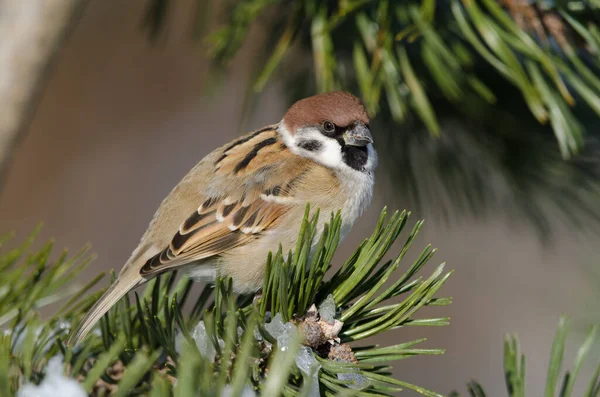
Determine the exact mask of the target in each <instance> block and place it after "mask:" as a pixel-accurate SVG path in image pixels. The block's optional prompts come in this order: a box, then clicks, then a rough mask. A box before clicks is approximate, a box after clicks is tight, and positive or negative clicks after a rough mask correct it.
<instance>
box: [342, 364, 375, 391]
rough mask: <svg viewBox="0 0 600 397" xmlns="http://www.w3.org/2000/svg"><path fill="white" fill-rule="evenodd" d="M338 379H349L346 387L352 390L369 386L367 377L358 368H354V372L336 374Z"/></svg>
mask: <svg viewBox="0 0 600 397" xmlns="http://www.w3.org/2000/svg"><path fill="white" fill-rule="evenodd" d="M338 379H339V380H346V381H351V382H350V383H348V387H349V388H351V389H354V390H362V389H364V388H366V387H368V386H369V379H367V377H366V376H364V375H363V374H361V373H360V371H359V370H358V369H356V372H350V373H343V374H338Z"/></svg>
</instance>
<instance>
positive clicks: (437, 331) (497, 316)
mask: <svg viewBox="0 0 600 397" xmlns="http://www.w3.org/2000/svg"><path fill="white" fill-rule="evenodd" d="M490 1H491V0H490ZM53 2H54V3H61V2H60V1H53ZM53 2H52V1H50V2H47V3H46V4H51V3H53ZM8 3H10V2H8ZM31 3H40V2H35V1H32V2H31ZM62 3H69V2H68V1H63V2H62ZM71 3H78V4H77V5H76V6H75V8H73V9H71V10H70V11H69V13H66V14H65V16H64V18H63V20H64V21H68V23H66V22H65V26H66V27H63V28H61V29H64V31H62V33H61V35H62V36H61V38H60V39H57V40H56V42H45V44H44V45H45V46H49V48H50V49H51V51H49V53H48V54H47V56H48V57H49V58H51V60H52V62H51V63H50V67H48V65H47V64H45V63H43V62H42V63H41V64H40V65H41V66H40V70H43V71H44V74H43V78H41V79H40V80H39V81H38V83H39V84H38V86H37V88H36V89H35V90H32V91H33V92H35V93H34V94H32V96H31V97H29V99H30V102H28V104H29V108H28V111H27V112H24V113H23V114H24V115H23V116H22V119H21V123H20V124H19V125H20V127H19V128H13V129H12V130H11V131H13V132H14V134H13V136H12V138H11V139H9V140H8V142H9V144H8V147H9V148H10V150H8V153H9V156H8V157H6V156H5V157H4V158H3V159H2V161H3V164H4V167H5V168H4V170H3V171H4V179H3V182H2V183H3V184H2V191H1V192H0V225H1V226H2V232H8V231H12V230H14V231H15V232H16V233H17V236H19V237H24V236H26V235H27V234H28V233H29V232H30V231H31V230H32V229H33V228H34V227H35V225H37V224H38V223H39V222H40V221H43V222H44V224H45V226H44V229H43V231H42V236H43V237H44V238H47V237H53V238H55V239H56V242H57V245H58V246H60V247H63V246H64V247H69V248H70V249H71V250H76V249H78V248H80V247H81V246H82V245H84V244H85V243H88V242H89V243H91V244H92V245H93V251H94V252H96V253H97V254H98V259H97V260H96V261H95V262H94V263H93V265H92V266H91V267H90V268H89V269H88V270H87V273H85V274H84V275H83V276H82V281H83V280H84V279H85V280H88V279H91V278H92V277H93V276H94V275H96V274H97V273H98V272H100V271H107V270H109V269H111V268H114V269H119V268H120V267H121V265H122V264H123V263H124V261H125V260H126V259H127V258H128V256H129V254H130V253H131V251H132V249H133V248H134V247H135V245H136V244H137V242H138V240H139V238H140V237H141V235H142V233H143V231H144V230H145V228H146V226H147V224H148V222H149V220H150V219H151V217H152V215H153V213H154V210H155V209H156V208H157V206H158V205H159V204H160V202H161V201H162V199H163V198H164V197H165V196H166V195H167V194H168V192H169V191H170V189H171V188H172V187H173V186H174V185H175V184H176V183H177V182H178V181H179V179H180V178H181V177H183V175H185V174H186V173H187V171H188V170H189V169H190V168H191V167H192V166H193V165H195V163H196V162H198V161H199V160H200V159H201V158H202V157H204V156H205V155H206V154H208V153H209V152H211V151H212V150H213V149H214V148H216V147H217V146H220V145H222V144H224V143H226V142H228V141H229V140H231V139H233V138H235V137H236V136H239V135H240V134H242V133H245V132H247V131H250V130H252V129H255V128H259V127H261V126H263V125H266V124H270V123H274V122H277V121H278V120H279V119H280V118H281V116H282V115H283V113H284V111H285V109H287V107H288V106H289V105H290V104H291V103H293V101H294V100H295V99H298V98H299V97H302V96H307V95H311V94H313V93H315V92H318V91H327V90H331V89H337V88H344V89H347V90H349V91H352V92H353V93H354V94H356V95H358V96H360V97H361V98H362V99H363V100H364V101H365V103H366V104H367V107H368V108H369V111H370V113H371V114H372V116H373V123H372V131H373V135H374V138H375V143H376V148H377V149H378V151H379V155H380V159H381V164H380V167H379V169H378V173H377V182H376V194H375V199H374V202H373V203H372V205H371V207H370V209H369V211H368V212H367V213H365V214H364V216H363V217H362V218H361V219H360V224H358V225H356V226H355V227H354V229H353V231H352V234H351V235H350V236H349V237H348V238H347V239H346V240H345V241H344V243H343V244H342V246H341V247H340V249H339V253H338V255H337V257H336V258H337V259H336V260H337V261H338V262H340V261H342V260H343V259H344V258H345V257H346V256H347V255H348V254H349V253H350V252H353V251H354V248H355V247H356V245H357V244H358V243H359V242H360V241H361V240H362V239H363V238H365V237H367V236H368V233H370V230H371V229H372V227H373V226H374V224H375V220H376V217H377V216H378V215H379V212H380V211H381V209H382V207H383V206H386V205H387V206H388V208H391V209H404V208H406V209H409V210H411V211H412V220H413V222H414V221H416V220H417V219H420V218H425V219H426V223H425V228H424V230H423V232H422V233H421V234H420V237H419V240H418V243H417V244H416V246H415V248H414V249H413V251H415V252H413V253H412V255H413V257H415V256H416V255H418V252H417V251H419V250H420V249H422V248H423V247H424V246H425V245H426V244H428V243H431V244H432V245H434V246H435V247H438V248H439V251H438V253H437V254H436V256H435V257H434V260H435V262H436V263H435V264H437V263H440V262H446V263H447V266H448V267H449V268H450V269H454V270H455V273H454V274H453V276H452V277H451V279H450V281H449V282H448V284H447V285H446V286H445V287H444V288H443V290H442V291H443V293H442V295H444V296H452V297H453V298H454V303H453V304H452V305H450V306H449V307H443V308H437V309H435V311H436V314H437V315H440V316H450V317H451V325H450V326H448V327H443V328H425V329H423V328H419V329H414V328H413V329H401V330H396V331H393V332H389V333H387V334H386V338H388V339H387V340H378V341H376V342H377V343H381V344H385V343H391V342H396V343H398V342H399V341H402V340H410V339H411V338H413V339H414V337H421V336H426V337H427V338H428V342H427V343H428V345H429V347H442V348H445V349H446V354H445V355H443V356H433V357H427V356H424V357H417V358H414V359H411V360H408V361H401V362H397V363H395V364H394V371H395V373H396V374H397V375H398V377H399V378H401V379H403V380H406V381H410V382H413V383H415V384H418V385H422V386H425V387H428V388H430V389H433V390H436V391H438V392H440V393H449V392H450V391H451V390H453V389H456V390H460V391H462V392H464V390H465V383H466V382H467V381H469V380H471V379H477V380H478V381H480V382H481V383H482V384H483V385H484V386H485V387H486V389H487V391H488V393H489V395H491V396H495V395H505V393H506V392H505V387H504V380H503V370H502V357H503V336H504V335H505V334H506V333H508V332H511V333H512V332H514V333H518V334H519V336H520V338H521V342H522V348H523V351H524V353H526V354H527V355H528V357H529V361H528V363H527V364H528V369H527V372H528V382H529V383H528V384H527V391H528V394H530V395H541V393H542V390H543V386H544V379H545V376H546V372H547V368H546V363H547V362H548V358H549V355H550V346H551V342H552V338H553V336H554V332H555V328H556V325H557V323H558V319H559V316H560V315H561V314H563V313H566V314H569V315H571V316H573V319H574V324H575V330H576V332H573V333H572V334H571V335H570V339H569V340H570V342H571V343H572V344H569V345H568V346H570V347H571V348H570V349H568V350H567V356H568V357H573V356H574V355H575V350H574V348H573V346H576V345H577V343H579V342H581V340H582V338H583V336H582V335H583V332H584V331H585V330H586V326H587V325H588V324H591V323H597V322H598V320H599V317H600V316H599V315H598V314H597V310H596V307H597V304H596V303H597V301H598V298H599V297H600V294H599V292H598V289H597V285H598V281H599V279H598V277H599V275H600V274H599V273H598V270H597V269H598V260H599V258H598V256H597V247H596V243H597V238H598V232H597V230H598V225H599V224H598V219H599V215H600V204H598V203H600V201H598V199H599V198H600V197H599V196H598V192H599V191H600V190H599V189H598V186H599V185H598V182H599V181H600V178H599V177H598V176H599V175H600V174H599V173H598V171H599V169H598V160H597V159H598V156H597V151H596V147H597V142H596V135H597V132H596V131H597V130H598V128H597V126H598V121H599V120H598V115H597V113H596V111H597V108H596V107H597V106H598V105H597V103H598V102H599V101H600V97H599V96H598V92H599V91H598V87H599V86H597V85H595V80H594V79H596V77H595V76H596V69H595V62H596V56H597V53H596V52H595V44H594V41H593V40H592V38H591V37H592V36H586V35H585V33H586V32H588V30H587V29H588V28H589V27H590V26H592V25H591V24H593V18H592V21H591V22H590V21H588V20H586V19H585V18H584V17H583V16H582V15H583V14H577V9H576V8H573V10H575V11H573V13H572V14H571V15H573V16H570V17H569V18H577V20H574V21H575V22H573V24H571V22H568V21H567V18H566V17H564V15H563V14H560V13H559V11H556V10H555V9H554V8H552V7H551V6H550V8H548V9H545V8H541V7H542V5H540V4H541V3H539V4H538V3H532V4H533V5H530V4H529V3H521V6H519V5H518V4H517V5H515V4H516V3H508V2H507V3H502V4H500V3H498V4H500V5H502V6H503V7H504V8H503V10H504V14H503V15H505V16H509V17H510V18H511V19H510V20H511V21H515V22H514V25H510V24H508V25H502V24H501V23H500V22H498V21H496V22H494V21H493V20H492V15H494V14H493V12H492V11H493V7H492V8H489V9H486V10H485V12H483V11H481V10H479V11H477V12H480V13H482V14H485V15H487V16H488V17H486V18H488V19H485V18H484V17H483V16H481V15H479V14H477V13H472V11H473V10H471V9H469V8H468V7H467V8H465V9H466V11H464V9H463V11H461V12H464V14H460V13H458V14H457V13H454V11H456V10H454V8H453V7H456V6H457V5H460V4H462V3H459V2H440V3H439V4H438V6H437V7H438V8H437V12H436V13H435V15H434V14H432V11H431V7H432V5H431V4H433V3H431V2H428V1H425V2H423V3H414V4H411V3H409V2H394V1H389V2H385V1H371V2H339V3H340V4H341V3H343V4H346V3H347V4H346V5H344V7H350V8H349V9H348V10H347V12H345V13H343V12H340V11H339V9H338V8H336V7H338V6H339V5H338V2H323V3H322V4H323V6H322V7H316V6H314V7H316V8H314V7H313V8H312V9H311V8H310V7H311V6H310V4H312V3H313V2H310V1H306V2H292V1H283V2H275V1H242V2H239V4H237V5H233V3H234V2H231V4H230V2H227V1H211V2H203V1H194V0H180V1H164V0H160V1H156V0H153V1H142V0H134V1H128V2H119V1H116V0H102V1H100V0H91V1H79V2H77V1H75V2H71ZM484 3H485V2H484ZM15 4H16V3H15ZM40 4H41V3H40ZM307 4H308V5H307ZM314 4H318V3H317V2H314ZM348 4H350V5H348ZM399 4H401V5H403V6H402V7H399V6H398V5H399ZM465 4H466V2H465ZM469 4H470V3H469ZM524 4H525V5H526V6H527V7H530V8H526V7H525V6H524ZM536 4H537V5H536ZM252 5H254V7H253V6H252ZM411 5H412V6H415V7H420V8H411V7H410V6H411ZM404 6H405V7H404ZM244 7H245V8H244ZM339 7H341V6H339ZM352 7H354V8H352ZM482 7H483V6H482ZM490 7H491V6H490ZM519 7H520V8H519ZM524 7H525V8H524ZM531 7H533V8H531ZM536 7H537V8H536ZM0 10H1V8H0ZM336 10H337V11H336ZM532 10H533V11H535V12H534V14H533V17H532V14H531V12H533V11H532ZM3 11H4V14H2V13H0V16H1V17H0V21H1V19H2V18H4V19H6V18H7V16H8V18H9V19H10V18H11V17H12V16H11V12H12V11H11V9H10V6H8V8H7V7H4V10H3ZM13 11H14V10H13ZM15 12H16V11H15ZM594 12H595V11H594ZM592 14H593V13H592ZM592 14H590V15H592ZM15 15H16V14H15ZM27 15H29V14H27ZM42 15H43V14H42ZM460 15H466V16H467V17H468V21H469V23H470V24H471V25H472V26H473V28H472V29H473V32H474V33H473V34H475V35H476V36H477V35H478V34H480V33H481V32H484V33H485V32H488V34H492V35H493V34H495V33H494V30H493V29H496V28H498V29H500V28H499V27H500V26H504V27H503V29H504V31H508V32H513V33H514V34H515V37H519V38H520V39H521V40H522V42H523V43H525V44H524V45H526V46H530V47H523V46H521V47H518V46H517V45H516V44H514V40H512V38H510V37H508V36H506V35H504V36H503V35H499V36H498V37H500V38H501V41H502V40H504V41H505V42H506V43H508V44H505V46H506V47H505V48H504V47H502V48H499V49H498V48H495V47H493V46H491V44H490V43H492V42H485V35H481V36H478V37H479V39H478V40H480V43H482V45H483V47H484V48H483V49H479V50H478V49H477V46H476V45H474V44H473V42H470V41H469V40H468V37H469V36H468V35H467V34H466V33H465V32H466V31H467V30H465V29H463V28H464V27H461V25H460V24H459V23H458V22H457V21H460ZM478 15H479V16H478ZM593 15H595V14H593ZM32 18H34V17H32ZM336 18H337V19H336ZM469 18H470V19H469ZM477 18H482V19H481V20H479V19H477ZM498 18H500V17H498ZM535 18H537V20H536V19H535ZM34 20H35V19H34ZM489 21H492V22H489ZM577 21H579V22H577ZM488 22H489V25H485V24H486V23H488ZM561 23H562V25H561ZM328 24H329V25H328ZM479 24H482V25H479ZM557 24H558V25H557ZM577 24H579V25H577ZM223 26H225V28H223ZM324 26H325V27H327V29H330V30H325V31H328V32H331V33H330V34H329V33H323V32H325V31H320V30H319V29H322V28H323V27H324ZM510 26H514V27H517V28H518V29H519V32H518V33H516V32H515V31H514V30H511V29H512V28H510ZM577 26H580V27H582V29H579V30H577V29H575V28H574V27H577ZM594 26H595V25H594ZM486 28H488V29H491V30H485V29H486ZM461 29H462V30H461ZM480 29H481V30H480ZM540 29H541V30H540ZM589 29H590V31H592V32H593V30H592V29H591V28H589ZM11 32H12V33H13V35H15V34H16V32H15V31H9V32H8V35H3V36H2V37H3V39H2V41H10V40H11V37H13V36H11V35H10V33H11ZM215 32H216V33H215ZM311 32H312V33H311ZM490 32H491V33H490ZM577 32H578V33H577ZM5 33H6V32H5ZM521 33H524V34H525V35H526V36H519V34H521ZM44 35H45V33H44ZM46 37H47V36H46ZM482 37H483V38H482ZM524 37H527V38H524ZM509 39H510V40H509ZM389 40H391V42H390V41H389ZM511 40H512V41H511ZM529 40H531V41H529ZM15 42H16V40H15ZM207 43H209V44H210V45H209V44H207ZM513 45H514V46H515V48H517V49H519V51H517V50H515V48H513V47H511V46H513ZM486 48H488V49H486ZM536 48H537V49H539V51H541V52H539V53H538V52H536V51H538V50H536ZM4 50H7V46H6V45H5V46H4ZM484 50H485V51H484ZM486 51H487V52H486ZM503 51H504V52H503ZM506 51H509V52H510V51H513V52H514V53H515V54H516V55H514V56H513V57H511V56H508V55H502V54H506ZM446 52H448V53H449V54H450V55H448V54H447V53H446ZM273 53H275V54H276V55H275V56H272V54H273ZM486 54H488V55H489V56H488V55H486ZM573 54H575V55H573ZM573 57H576V58H577V59H578V60H579V63H578V61H577V60H574V58H573ZM513 58H514V59H513ZM548 60H550V61H551V62H553V64H554V65H558V66H556V68H557V70H559V72H556V73H555V74H553V73H554V72H553V71H552V68H546V67H547V65H548V64H547V63H545V62H547V61H548ZM5 61H6V59H1V58H0V66H2V65H9V64H10V62H8V63H7V62H5ZM436 65H437V66H436ZM539 65H541V66H539ZM561 65H563V66H561ZM565 65H566V66H565ZM573 65H575V66H573ZM577 65H579V66H580V67H579V66H577ZM13 66H14V65H13ZM14 70H17V71H18V70H19V69H18V68H17V69H13V71H14ZM520 73H522V74H520ZM0 74H3V77H1V78H0V83H2V82H3V80H7V79H9V80H10V79H12V77H11V76H12V75H10V74H9V72H8V71H6V70H3V69H0ZM556 76H559V77H556ZM573 76H579V77H578V79H577V78H576V77H573ZM581 76H583V77H581ZM21 77H22V76H19V75H18V73H17V77H15V80H14V81H18V80H17V79H18V78H21ZM586 78H587V79H589V80H586ZM528 84H529V85H528ZM531 87H533V91H531ZM2 88H3V86H2V84H0V93H1V92H2V90H1V89H2ZM4 88H5V87H4ZM532 92H533V94H532ZM1 98H2V97H1V96H0V99H1ZM572 105H573V106H572ZM10 112H11V108H9V107H5V109H4V110H3V111H2V114H3V116H2V117H3V118H5V119H8V118H10V117H9V116H10V114H9V113H10ZM9 127H10V126H8V127H7V126H6V123H5V125H4V126H3V128H4V129H3V130H1V131H0V132H5V131H8V130H10V128H9ZM3 139H4V138H3ZM3 142H5V143H6V142H7V141H6V140H4V141H3ZM5 154H6V153H5ZM41 240H43V239H41ZM432 265H433V264H432ZM406 266H408V261H407V265H406ZM430 266H431V265H430ZM107 282H108V281H106V283H107ZM426 310H430V311H432V312H433V311H434V309H431V308H429V309H426ZM584 370H585V371H587V372H588V373H589V372H591V369H589V368H585V369H584ZM409 394H410V393H409Z"/></svg>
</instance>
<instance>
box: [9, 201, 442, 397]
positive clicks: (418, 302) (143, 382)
mask: <svg viewBox="0 0 600 397" xmlns="http://www.w3.org/2000/svg"><path fill="white" fill-rule="evenodd" d="M318 217H319V214H318V211H314V212H311V211H310V209H309V208H307V211H306V216H305V218H304V221H303V225H302V228H301V229H302V230H301V232H300V235H299V240H298V245H297V247H296V248H295V250H294V252H293V253H286V254H284V253H283V252H282V251H281V250H279V251H278V252H276V253H275V254H273V255H270V256H269V258H268V259H267V276H266V279H265V284H264V287H263V292H262V297H260V298H258V299H254V300H253V299H252V297H243V296H242V297H235V296H234V294H233V290H232V287H231V280H223V279H219V280H217V282H216V284H215V285H214V286H206V287H205V288H204V291H203V292H202V293H201V294H200V295H199V296H198V298H196V299H191V298H190V296H191V290H192V288H193V283H192V282H191V281H190V280H188V279H187V277H185V276H183V277H178V276H177V275H176V273H171V274H168V275H163V276H161V277H158V278H156V279H154V280H152V281H151V282H149V283H148V285H147V287H146V288H145V289H144V291H143V292H142V293H141V294H139V295H138V294H137V293H135V294H134V296H133V299H132V296H126V297H125V298H124V299H122V300H121V301H120V302H118V304H117V305H116V306H115V307H113V308H112V309H111V310H110V311H109V312H108V313H107V314H106V315H105V316H104V317H103V318H102V320H101V322H100V325H99V326H98V327H97V328H96V329H95V330H94V331H93V332H92V333H91V335H90V336H88V337H87V338H86V339H85V340H84V341H83V343H82V344H80V345H78V346H77V347H76V348H74V349H72V350H71V349H68V348H66V347H65V346H63V344H62V340H63V339H64V338H65V334H66V330H67V329H68V328H69V324H70V323H72V322H75V321H78V319H79V318H80V317H81V316H82V315H83V314H84V313H85V310H86V309H87V307H89V305H90V303H91V302H92V301H93V299H95V298H97V297H90V298H87V299H84V298H82V294H81V293H77V294H75V295H73V296H72V297H71V299H70V300H69V301H68V303H67V304H66V305H65V308H63V309H61V310H59V311H58V312H57V314H56V315H55V316H54V317H52V319H50V320H44V321H42V320H39V318H38V316H37V315H36V313H35V310H29V309H30V308H33V309H35V308H37V307H39V301H40V300H42V301H43V299H45V297H47V296H52V293H54V292H55V291H57V290H59V289H60V286H62V285H65V280H70V279H72V278H73V277H74V276H75V275H76V274H77V272H78V271H79V270H80V269H81V267H82V265H81V263H80V262H82V261H84V258H85V256H83V255H78V256H76V257H74V258H72V259H68V258H67V257H66V256H62V257H61V259H60V260H59V261H58V262H57V264H56V265H55V266H53V267H51V266H48V265H47V263H48V257H49V256H50V248H49V247H48V246H47V247H44V248H43V249H41V250H40V251H39V252H37V253H35V254H34V255H32V256H30V259H29V260H25V261H23V260H19V258H22V257H23V255H24V254H25V252H26V250H27V247H28V246H27V245H24V246H23V247H20V248H19V249H18V250H17V251H9V252H7V253H5V254H0V263H2V264H6V263H10V266H11V267H10V268H9V267H8V266H9V265H3V269H4V274H8V275H9V278H8V279H7V280H12V281H14V280H17V279H19V278H22V279H23V282H22V283H23V284H24V285H28V286H29V291H30V295H29V298H28V299H24V302H23V303H22V305H23V306H22V307H23V308H27V309H28V310H27V313H28V315H27V316H16V317H14V318H13V319H12V322H11V323H10V324H8V323H6V324H5V327H6V326H7V325H8V326H7V328H6V331H5V333H4V334H3V336H2V337H1V338H0V384H1V385H2V386H0V387H4V390H3V391H5V392H6V393H5V394H2V395H9V396H10V395H14V393H15V392H16V391H17V390H21V392H23V391H22V389H24V390H30V391H34V390H38V389H39V388H42V389H39V390H43V388H44V387H49V386H48V385H50V384H56V382H59V383H60V382H63V383H64V384H65V385H66V384H67V383H68V382H74V380H73V379H76V380H77V381H78V382H79V383H77V382H75V384H74V386H75V387H77V388H78V389H77V390H78V392H80V393H83V394H81V395H87V394H88V393H91V394H92V395H107V394H108V395H115V396H123V395H152V396H169V395H174V396H188V395H192V394H196V395H197V394H200V395H214V396H218V395H222V393H230V394H229V395H233V396H237V395H242V394H244V393H246V394H244V395H253V394H254V393H259V394H261V395H265V396H274V395H285V396H292V395H294V396H297V395H299V396H309V395H310V396H314V395H318V394H319V393H321V395H334V394H335V395H337V394H339V393H348V392H352V393H355V394H357V395H360V396H371V395H373V396H374V395H388V394H389V393H394V392H397V391H399V390H401V389H411V390H415V391H417V392H419V393H421V394H423V395H425V396H439V394H437V393H435V392H433V391H430V390H428V389H426V388H423V387H420V386H416V385H412V384H410V383H407V382H404V381H401V380H398V379H395V378H393V377H392V376H391V375H390V373H389V369H390V368H391V367H390V366H389V364H390V363H391V362H392V361H395V360H403V359H407V358H410V357H413V356H416V355H436V354H442V353H443V350H440V349H425V348H420V347H419V346H418V345H419V344H421V343H422V342H424V339H423V338H421V339H418V340H413V341H404V342H401V343H398V344H397V345H394V346H387V347H380V346H361V345H360V341H361V340H362V339H364V338H367V337H370V336H374V335H377V334H380V333H382V332H399V331H392V330H395V329H398V328H401V327H402V326H405V325H413V326H414V325H440V326H441V325H446V324H447V323H448V319H439V318H422V317H421V316H417V314H418V313H420V312H421V309H422V308H423V307H424V306H427V305H438V306H439V305H446V304H449V303H450V302H451V300H450V299H449V298H437V297H436V295H437V292H438V290H439V289H440V288H441V286H442V285H443V284H444V282H445V281H446V280H447V278H448V276H449V273H444V272H443V265H440V266H439V267H438V268H437V269H436V270H435V271H434V272H433V274H432V275H431V276H430V277H428V278H421V277H418V278H415V276H416V275H417V274H418V273H420V272H421V271H422V268H423V267H424V265H425V263H426V262H427V261H428V260H429V259H431V256H432V255H433V250H431V248H430V247H427V248H426V249H425V250H424V251H423V253H422V255H421V256H420V257H419V258H418V259H417V260H416V261H415V262H414V263H413V264H412V265H411V266H409V267H408V268H407V270H406V272H404V273H403V274H398V271H399V268H400V266H401V265H402V263H403V262H402V259H403V257H404V255H405V254H406V252H407V250H408V249H409V248H410V246H411V244H412V242H413V241H414V238H415V236H416V234H417V232H418V230H419V229H420V228H421V226H422V222H417V224H416V225H415V227H414V228H413V230H412V231H411V232H410V233H409V234H408V236H407V237H406V242H405V244H404V246H403V248H402V249H401V251H400V253H399V255H398V256H397V257H396V259H395V260H393V261H387V262H384V263H382V258H383V257H384V256H385V255H386V254H387V252H388V251H389V249H390V248H391V246H392V243H393V242H394V241H396V240H397V239H398V238H399V237H400V235H401V233H402V231H403V230H404V228H405V227H406V224H407V221H408V214H407V213H406V212H402V213H399V212H396V213H394V214H393V215H392V216H391V217H390V218H389V219H388V217H387V215H386V211H385V210H384V211H383V212H382V215H381V217H380V219H379V222H378V225H377V227H376V229H375V231H374V232H373V234H372V235H371V236H370V237H369V238H368V239H366V240H365V241H364V242H363V243H362V244H361V245H360V246H359V248H358V249H357V250H356V252H355V253H354V254H353V255H351V257H350V258H349V259H348V260H347V261H346V262H345V263H344V265H343V266H342V267H341V268H339V269H338V270H337V271H336V272H335V273H334V274H333V275H332V276H331V277H330V278H326V277H325V276H326V274H327V273H328V271H329V270H330V269H331V267H332V258H333V255H334V253H335V250H336V248H337V245H338V241H339V235H340V227H341V216H340V214H339V213H338V214H336V215H331V216H330V218H329V222H328V223H326V224H325V230H324V232H323V234H322V235H321V236H320V238H319V240H318V241H317V240H315V233H316V229H317V223H318V222H319V218H318ZM29 242H31V239H30V240H29ZM311 247H316V248H315V251H314V255H312V256H311V255H310V253H311V250H312V248H311ZM46 267H48V270H47V271H45V272H41V273H40V272H33V273H31V275H30V276H28V277H25V276H24V275H25V274H28V273H27V272H28V270H27V269H36V270H39V269H46ZM40 274H41V276H40ZM45 274H47V276H44V275H45ZM113 277H114V275H113ZM2 282H4V279H3V280H2ZM1 287H2V288H5V291H8V292H5V293H4V295H3V297H11V299H3V300H0V313H4V312H7V311H8V312H10V310H7V309H6V308H8V307H12V306H14V304H15V303H14V302H15V298H16V296H18V295H19V294H20V296H21V297H23V296H24V295H23V288H22V287H21V285H20V284H18V283H17V284H15V285H14V286H13V285H1ZM36 291H37V292H36ZM248 298H250V299H248ZM27 302H29V303H27ZM190 307H191V308H190ZM17 312H18V313H20V312H21V311H20V310H17ZM349 342H354V343H352V345H349V344H348V343H349ZM5 370H6V371H5ZM36 385H37V386H36ZM72 386H73V385H72ZM191 391H194V392H193V393H192V392H191ZM315 393H317V394H315ZM25 395H26V394H25ZM75 395H79V394H75Z"/></svg>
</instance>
